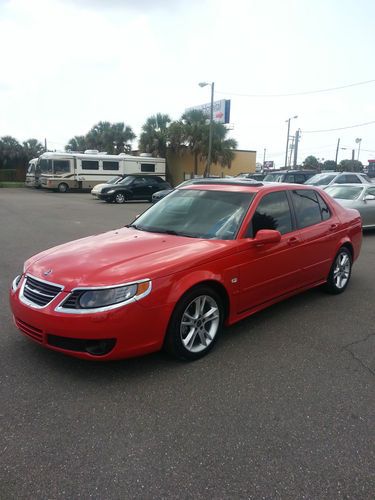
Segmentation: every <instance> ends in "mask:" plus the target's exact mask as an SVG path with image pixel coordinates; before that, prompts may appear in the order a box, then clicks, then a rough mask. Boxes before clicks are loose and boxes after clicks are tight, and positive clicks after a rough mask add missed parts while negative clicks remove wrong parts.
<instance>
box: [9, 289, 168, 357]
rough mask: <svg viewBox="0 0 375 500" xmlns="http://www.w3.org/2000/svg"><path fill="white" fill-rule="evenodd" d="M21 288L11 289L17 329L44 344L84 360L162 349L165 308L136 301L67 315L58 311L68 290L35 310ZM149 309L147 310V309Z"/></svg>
mask: <svg viewBox="0 0 375 500" xmlns="http://www.w3.org/2000/svg"><path fill="white" fill-rule="evenodd" d="M19 290H20V286H19V287H18V288H17V290H16V291H15V292H14V291H12V290H11V291H10V304H11V308H12V312H13V317H14V322H15V324H16V326H17V328H18V329H19V330H20V331H21V332H22V333H23V334H24V335H25V336H26V337H28V338H29V339H31V340H33V341H34V342H37V343H38V344H40V345H42V346H43V347H47V348H49V349H53V350H56V351H60V352H63V353H65V354H68V355H70V356H75V357H78V358H83V359H91V360H92V359H94V360H103V361H104V360H110V359H122V358H128V357H133V356H140V355H143V354H147V353H150V352H154V351H158V350H160V349H161V347H162V345H163V342H164V336H165V332H166V329H167V325H168V321H169V311H167V310H166V309H167V308H166V307H164V306H159V307H151V308H150V309H149V310H147V300H148V298H147V297H146V298H144V299H142V302H143V303H138V302H133V303H129V304H127V305H125V306H123V307H121V308H118V309H113V310H110V311H106V312H103V313H93V314H82V315H80V314H69V313H68V314H67V313H60V312H56V311H55V307H56V306H57V305H58V304H59V303H60V302H61V301H62V299H63V295H64V294H65V295H68V294H67V293H66V292H61V293H60V294H59V295H58V296H57V297H56V298H55V299H54V300H53V301H52V302H51V303H50V304H49V305H48V306H46V307H45V308H43V309H35V308H33V307H30V306H28V305H25V304H23V303H22V302H21V301H20V299H19V295H18V294H19ZM145 308H146V309H145Z"/></svg>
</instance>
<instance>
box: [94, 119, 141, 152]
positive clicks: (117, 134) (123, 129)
mask: <svg viewBox="0 0 375 500" xmlns="http://www.w3.org/2000/svg"><path fill="white" fill-rule="evenodd" d="M135 137H136V136H135V134H134V132H133V130H132V129H131V127H129V126H127V125H125V124H124V123H123V122H118V123H110V122H99V123H97V124H96V125H94V126H93V127H92V129H91V130H89V132H88V133H87V135H86V137H85V139H86V142H87V145H88V147H89V148H90V149H98V150H99V151H106V152H107V153H109V154H118V153H122V152H125V153H129V152H130V151H131V144H130V143H131V141H133V140H134V139H135Z"/></svg>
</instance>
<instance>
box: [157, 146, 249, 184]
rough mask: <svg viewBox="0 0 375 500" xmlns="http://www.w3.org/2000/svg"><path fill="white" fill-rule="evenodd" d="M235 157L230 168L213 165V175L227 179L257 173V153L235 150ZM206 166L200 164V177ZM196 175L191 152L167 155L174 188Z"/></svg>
mask: <svg viewBox="0 0 375 500" xmlns="http://www.w3.org/2000/svg"><path fill="white" fill-rule="evenodd" d="M234 151H235V157H234V159H233V160H232V163H231V165H230V167H222V166H221V165H218V164H217V163H213V164H212V165H211V168H210V173H211V175H218V176H221V177H225V176H226V175H230V176H234V175H237V174H240V173H242V172H255V164H256V151H251V150H245V149H235V150H234ZM205 166H206V162H205V161H200V162H199V163H198V175H203V172H204V169H205ZM193 174H194V157H193V155H192V154H191V153H189V151H186V152H184V153H181V154H175V153H168V155H167V178H168V180H169V182H170V183H171V184H172V186H177V185H178V184H180V183H181V182H183V181H184V180H186V179H189V178H190V177H191V176H192V175H193Z"/></svg>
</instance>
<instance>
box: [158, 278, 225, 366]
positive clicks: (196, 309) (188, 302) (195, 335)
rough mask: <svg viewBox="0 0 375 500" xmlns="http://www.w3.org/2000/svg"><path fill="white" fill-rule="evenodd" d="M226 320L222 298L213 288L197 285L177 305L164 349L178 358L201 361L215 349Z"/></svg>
mask: <svg viewBox="0 0 375 500" xmlns="http://www.w3.org/2000/svg"><path fill="white" fill-rule="evenodd" d="M223 320H224V308H223V302H222V299H221V297H220V295H219V294H218V293H216V292H215V290H212V289H211V288H210V287H207V286H203V285H202V286H197V287H195V288H193V289H192V290H190V291H189V292H187V293H186V294H185V295H184V296H183V297H182V298H181V299H180V301H179V302H178V303H177V305H176V307H175V310H174V311H173V314H172V317H171V321H170V323H169V327H168V330H167V335H166V339H165V344H164V347H165V349H166V350H167V351H168V352H169V353H170V354H172V355H173V356H175V357H177V358H179V359H184V360H188V361H193V360H195V359H199V358H201V357H202V356H205V355H206V354H207V353H208V352H209V351H210V350H211V349H212V348H213V346H214V344H215V342H216V341H217V339H218V337H219V335H220V333H221V330H222V326H223Z"/></svg>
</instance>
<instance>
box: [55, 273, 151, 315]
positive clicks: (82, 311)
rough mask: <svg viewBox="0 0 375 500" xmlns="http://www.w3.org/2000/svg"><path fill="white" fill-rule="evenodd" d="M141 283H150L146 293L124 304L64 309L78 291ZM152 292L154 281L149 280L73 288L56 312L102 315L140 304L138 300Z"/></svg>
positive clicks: (56, 308)
mask: <svg viewBox="0 0 375 500" xmlns="http://www.w3.org/2000/svg"><path fill="white" fill-rule="evenodd" d="M141 283H148V288H147V290H146V291H145V292H143V293H142V294H140V295H137V296H134V297H132V298H131V299H128V300H125V301H123V302H119V303H117V304H111V305H109V306H103V307H94V308H92V309H68V308H65V307H62V305H63V303H64V302H65V301H67V300H68V299H69V297H70V296H71V295H72V294H73V293H74V292H76V291H85V292H86V291H90V290H108V289H113V288H121V287H124V286H131V285H139V284H141ZM151 290H152V281H151V280H150V279H149V278H146V279H142V280H137V281H132V282H129V283H121V284H120V285H108V286H84V287H76V288H72V290H71V292H70V293H69V295H67V296H66V297H64V298H63V300H62V301H61V302H60V303H59V304H58V305H57V306H56V307H55V312H58V313H63V314H95V313H100V312H106V311H111V310H113V309H118V308H119V307H123V306H126V305H127V304H131V303H133V302H138V300H140V299H143V297H146V296H147V295H149V294H150V293H151Z"/></svg>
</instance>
